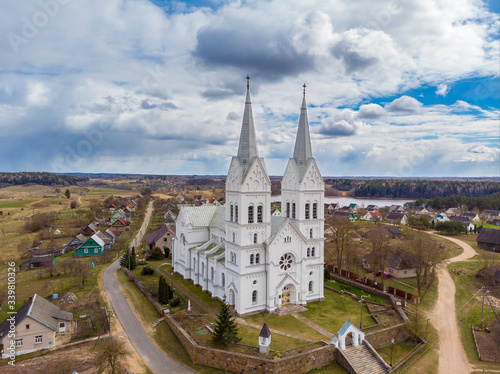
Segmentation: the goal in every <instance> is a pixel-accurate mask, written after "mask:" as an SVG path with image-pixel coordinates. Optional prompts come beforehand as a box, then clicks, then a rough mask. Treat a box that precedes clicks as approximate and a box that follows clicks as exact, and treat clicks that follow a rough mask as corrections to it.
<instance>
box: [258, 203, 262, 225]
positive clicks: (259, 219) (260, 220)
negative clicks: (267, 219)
mask: <svg viewBox="0 0 500 374" xmlns="http://www.w3.org/2000/svg"><path fill="white" fill-rule="evenodd" d="M262 210H263V208H262V205H259V206H258V207H257V222H258V223H262Z"/></svg>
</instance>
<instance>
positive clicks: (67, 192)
mask: <svg viewBox="0 0 500 374" xmlns="http://www.w3.org/2000/svg"><path fill="white" fill-rule="evenodd" d="M64 194H65V195H66V197H67V198H68V199H69V198H70V197H71V192H69V189H66V192H65V193H64Z"/></svg>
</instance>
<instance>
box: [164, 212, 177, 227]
mask: <svg viewBox="0 0 500 374" xmlns="http://www.w3.org/2000/svg"><path fill="white" fill-rule="evenodd" d="M176 219H177V216H176V215H175V214H174V212H172V211H171V210H170V209H169V210H167V211H166V212H165V214H163V223H164V224H165V225H171V226H175V220H176Z"/></svg>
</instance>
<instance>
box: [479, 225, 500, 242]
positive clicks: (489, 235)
mask: <svg viewBox="0 0 500 374" xmlns="http://www.w3.org/2000/svg"><path fill="white" fill-rule="evenodd" d="M476 242H478V243H486V244H500V230H499V229H490V228H488V227H483V229H482V230H481V232H480V233H479V235H478V236H477V238H476Z"/></svg>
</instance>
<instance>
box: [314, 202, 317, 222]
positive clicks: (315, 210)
mask: <svg viewBox="0 0 500 374" xmlns="http://www.w3.org/2000/svg"><path fill="white" fill-rule="evenodd" d="M317 218H318V203H314V204H313V219H317Z"/></svg>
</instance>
